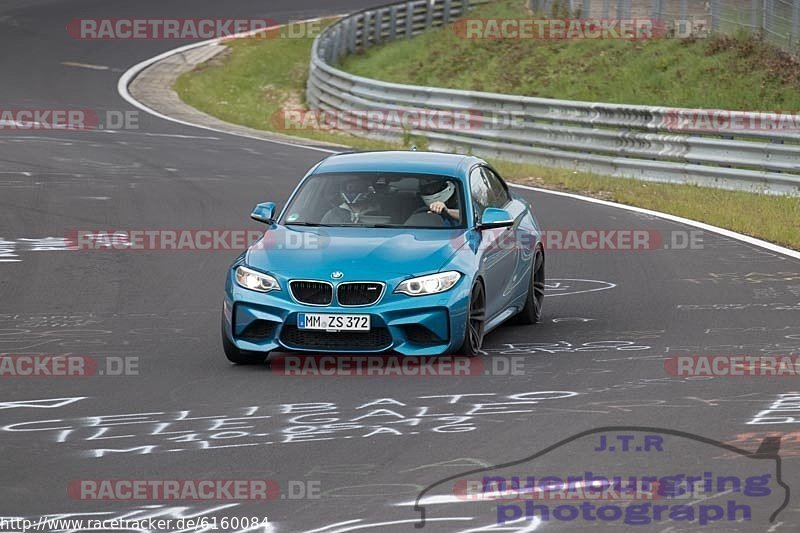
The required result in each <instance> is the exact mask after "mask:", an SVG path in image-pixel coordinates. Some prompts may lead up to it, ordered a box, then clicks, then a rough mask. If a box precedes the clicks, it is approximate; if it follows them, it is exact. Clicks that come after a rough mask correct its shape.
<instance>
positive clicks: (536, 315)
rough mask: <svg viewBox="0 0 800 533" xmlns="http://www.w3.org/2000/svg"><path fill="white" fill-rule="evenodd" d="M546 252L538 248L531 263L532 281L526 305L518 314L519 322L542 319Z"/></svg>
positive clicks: (529, 322) (539, 320) (532, 321)
mask: <svg viewBox="0 0 800 533" xmlns="http://www.w3.org/2000/svg"><path fill="white" fill-rule="evenodd" d="M544 282H545V275H544V252H543V251H542V250H540V249H539V250H536V255H534V256H533V260H532V263H531V283H530V286H529V287H528V294H527V296H526V297H525V307H523V308H522V311H520V312H519V314H517V316H516V322H517V323H518V324H536V323H537V322H541V320H542V307H543V305H544Z"/></svg>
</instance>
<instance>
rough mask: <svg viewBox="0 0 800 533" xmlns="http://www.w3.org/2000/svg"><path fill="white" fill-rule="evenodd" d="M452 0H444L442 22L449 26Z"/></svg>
mask: <svg viewBox="0 0 800 533" xmlns="http://www.w3.org/2000/svg"><path fill="white" fill-rule="evenodd" d="M451 4H452V0H444V11H442V23H443V24H444V25H445V26H447V25H448V24H450V9H451V7H452V6H451Z"/></svg>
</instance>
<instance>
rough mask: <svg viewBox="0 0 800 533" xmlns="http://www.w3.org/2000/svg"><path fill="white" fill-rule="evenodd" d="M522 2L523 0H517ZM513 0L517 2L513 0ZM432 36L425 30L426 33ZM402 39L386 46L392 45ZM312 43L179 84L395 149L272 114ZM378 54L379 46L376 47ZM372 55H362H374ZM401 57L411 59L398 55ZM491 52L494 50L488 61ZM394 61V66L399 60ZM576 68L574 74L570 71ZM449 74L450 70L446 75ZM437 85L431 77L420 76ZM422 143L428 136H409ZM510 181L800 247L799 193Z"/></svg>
mask: <svg viewBox="0 0 800 533" xmlns="http://www.w3.org/2000/svg"><path fill="white" fill-rule="evenodd" d="M515 1H516V0H515ZM506 4H509V6H510V5H513V3H509V2H506ZM428 38H429V37H425V36H423V37H422V39H428ZM410 44H413V43H407V42H403V43H399V44H393V45H390V46H388V47H386V48H385V49H384V50H386V52H381V53H394V52H391V50H392V49H393V48H394V47H395V46H408V45H410ZM310 50H311V40H310V39H272V40H258V39H245V40H241V41H237V42H234V43H233V44H232V46H231V51H230V53H229V54H227V55H226V56H225V57H223V58H221V59H215V60H212V62H211V63H208V64H205V65H202V66H201V67H200V68H198V69H197V70H195V71H193V72H190V73H187V74H184V75H183V76H181V77H180V78H179V79H178V81H177V83H176V86H175V88H176V90H177V91H178V93H179V94H180V96H181V98H182V99H183V100H184V101H186V102H187V103H188V104H190V105H192V106H194V107H196V108H198V109H201V110H202V111H205V112H207V113H209V114H211V115H215V116H217V117H219V118H221V119H223V120H227V121H229V122H234V123H237V124H243V125H246V126H250V127H254V128H259V129H264V130H269V131H278V132H284V133H292V134H299V135H302V136H304V137H308V138H312V139H315V140H322V141H329V142H334V143H339V144H346V145H350V146H353V147H356V148H361V149H380V148H394V147H398V146H399V145H395V144H390V143H381V142H377V141H373V140H369V139H364V138H361V137H355V136H352V135H345V134H340V133H332V132H316V131H307V130H306V131H296V130H291V131H286V130H283V129H281V128H280V127H276V123H275V122H274V121H273V119H272V117H273V116H274V114H275V113H276V112H277V111H279V110H280V109H281V108H282V107H289V108H296V107H298V105H302V103H303V94H304V91H305V83H306V77H307V71H308V62H309V56H310ZM375 53H378V52H375ZM371 57H372V55H371V54H368V55H367V56H365V57H364V58H363V59H364V60H369V61H371ZM395 59H396V60H397V61H404V60H405V59H404V56H403V54H397V56H396V58H395ZM490 59H492V58H491V57H490V56H487V57H486V58H485V60H486V61H489V60H490ZM387 61H388V62H387V63H386V64H387V65H390V66H391V68H394V63H393V62H392V60H387ZM565 75H569V73H565ZM441 79H442V80H444V81H447V77H446V76H444V77H442V78H441ZM420 82H421V83H425V84H431V83H433V82H432V81H431V80H427V79H426V80H421V81H420ZM409 142H416V143H418V145H419V146H420V147H424V146H425V142H424V139H421V140H409ZM492 163H493V164H494V165H495V166H496V167H497V168H498V170H499V171H500V172H501V174H503V176H504V177H505V178H506V179H508V180H509V181H513V182H517V183H522V184H529V185H535V186H539V187H544V188H552V189H560V190H568V191H575V192H579V193H582V194H585V195H588V196H595V197H599V198H603V199H606V200H611V201H616V202H620V203H624V204H630V205H636V206H640V207H645V208H649V209H655V210H657V211H663V212H666V213H672V214H675V215H679V216H683V217H687V218H692V219H695V220H699V221H702V222H706V223H708V224H713V225H716V226H721V227H724V228H728V229H732V230H734V231H738V232H741V233H745V234H747V235H752V236H754V237H759V238H762V239H766V240H768V241H772V242H775V243H778V244H782V245H784V246H789V247H792V248H794V249H798V250H800V224H799V223H798V221H800V198H786V197H775V196H766V195H760V194H749V193H743V192H733V191H725V190H719V189H711V188H705V187H697V186H691V185H676V184H660V183H644V182H639V181H634V180H627V179H623V178H611V177H606V176H598V175H594V174H589V173H585V172H574V171H571V170H564V169H553V168H547V167H542V166H537V165H527V164H515V163H508V162H504V161H498V160H494V161H492Z"/></svg>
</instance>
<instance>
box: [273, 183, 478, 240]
mask: <svg viewBox="0 0 800 533" xmlns="http://www.w3.org/2000/svg"><path fill="white" fill-rule="evenodd" d="M462 194H463V192H462V188H461V185H460V182H459V180H457V179H455V178H450V177H445V176H437V175H430V174H404V173H386V172H363V173H325V174H318V175H314V176H311V177H310V178H309V179H308V180H306V182H305V183H304V184H303V185H302V187H301V189H300V190H299V191H298V192H297V194H296V195H295V197H294V198H293V199H292V201H291V202H290V204H289V205H288V206H287V207H286V210H285V211H284V214H283V218H282V219H281V221H280V222H281V223H282V224H285V225H290V226H291V225H297V226H342V227H345V226H354V227H374V228H386V227H388V228H395V227H398V228H403V227H409V228H460V227H464V212H463V209H462V206H463V205H464V202H463V201H462Z"/></svg>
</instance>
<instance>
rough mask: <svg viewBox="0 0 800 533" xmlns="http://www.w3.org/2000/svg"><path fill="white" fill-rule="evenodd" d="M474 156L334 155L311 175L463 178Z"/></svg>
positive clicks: (355, 153)
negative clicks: (399, 174) (396, 174)
mask: <svg viewBox="0 0 800 533" xmlns="http://www.w3.org/2000/svg"><path fill="white" fill-rule="evenodd" d="M476 163H484V161H483V160H481V159H478V158H477V157H473V156H469V155H461V154H448V153H444V152H416V151H401V150H396V151H381V152H350V153H344V154H336V155H332V156H330V157H328V158H327V159H325V160H324V161H322V162H321V163H320V164H319V166H318V167H317V168H316V169H315V170H314V174H323V173H332V172H408V173H412V174H436V175H440V176H449V177H454V178H461V177H463V176H464V175H465V174H466V173H467V171H468V170H469V168H470V167H472V165H474V164H476Z"/></svg>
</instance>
